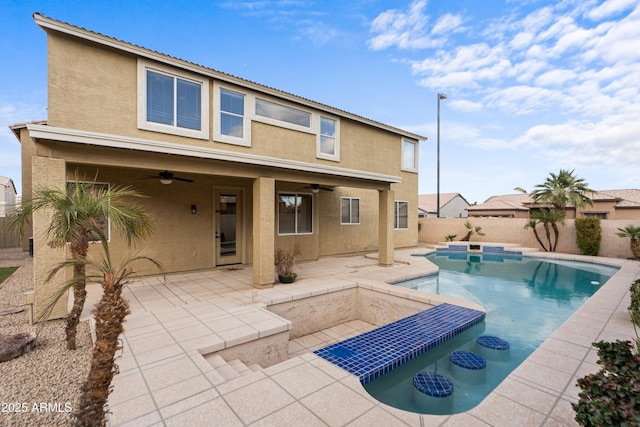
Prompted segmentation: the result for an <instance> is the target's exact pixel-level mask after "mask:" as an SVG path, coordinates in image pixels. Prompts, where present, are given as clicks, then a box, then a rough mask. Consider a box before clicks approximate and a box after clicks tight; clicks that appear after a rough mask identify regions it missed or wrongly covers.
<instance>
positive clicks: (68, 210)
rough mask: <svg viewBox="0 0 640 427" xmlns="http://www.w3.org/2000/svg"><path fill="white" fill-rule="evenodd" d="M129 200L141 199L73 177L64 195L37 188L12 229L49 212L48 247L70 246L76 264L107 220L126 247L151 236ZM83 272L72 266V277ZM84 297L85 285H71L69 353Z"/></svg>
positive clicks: (130, 190) (142, 213)
mask: <svg viewBox="0 0 640 427" xmlns="http://www.w3.org/2000/svg"><path fill="white" fill-rule="evenodd" d="M131 197H144V196H142V195H141V194H139V193H137V192H136V191H135V190H133V188H132V187H111V188H109V187H100V186H96V185H95V184H92V183H86V182H80V181H79V180H78V178H77V177H76V180H75V183H69V185H68V186H67V189H66V191H65V190H60V189H57V188H44V187H39V188H36V189H35V191H34V198H33V199H32V200H31V201H29V202H26V203H25V204H24V206H23V209H22V211H21V212H20V215H19V216H18V217H17V219H16V220H15V221H14V223H13V225H14V227H15V226H19V227H20V229H21V230H22V228H23V226H24V224H25V223H26V222H27V221H28V220H29V218H30V217H31V215H32V214H33V213H34V212H36V211H39V210H41V209H51V210H52V211H53V218H52V220H51V224H50V225H49V227H48V228H47V230H46V238H47V239H48V245H49V246H50V247H53V248H61V247H65V246H66V244H67V243H69V250H70V252H71V257H72V259H74V260H78V259H82V258H83V257H86V255H87V251H88V249H89V242H90V241H95V240H96V237H97V236H98V235H104V234H103V233H102V232H101V222H105V221H106V220H107V219H108V220H109V221H110V222H111V224H112V225H114V226H115V228H116V229H117V230H119V231H120V232H121V233H122V234H123V235H124V237H125V239H126V241H127V244H129V245H131V244H132V243H137V242H138V241H139V240H140V239H142V238H143V237H145V236H147V235H150V234H151V233H152V226H151V219H150V217H149V216H148V215H147V214H146V213H145V211H144V210H143V209H142V208H141V207H140V206H137V205H135V204H132V203H131V200H130V198H131ZM84 268H85V267H84V264H82V263H77V264H73V277H74V278H81V277H83V276H84V275H85V271H84ZM86 296H87V292H86V289H85V282H84V281H83V280H76V281H74V284H73V307H72V309H71V312H70V313H69V315H68V316H67V322H66V323H67V325H66V328H65V330H66V341H67V349H69V350H75V348H76V330H77V326H78V322H79V321H80V315H81V314H82V309H83V307H84V302H85V299H86ZM43 320H46V318H45V319H43Z"/></svg>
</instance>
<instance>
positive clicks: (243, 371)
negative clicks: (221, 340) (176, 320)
mask: <svg viewBox="0 0 640 427" xmlns="http://www.w3.org/2000/svg"><path fill="white" fill-rule="evenodd" d="M207 362H209V364H210V365H211V366H212V367H213V369H214V372H215V374H213V375H211V376H210V377H214V378H215V380H216V381H215V382H216V385H219V384H222V383H225V382H227V381H231V380H234V379H236V378H240V377H243V376H247V375H251V374H254V373H256V372H260V371H262V367H261V366H260V365H258V364H254V365H250V366H247V365H246V364H245V363H244V362H242V361H241V360H240V359H233V360H230V361H228V362H227V361H226V360H224V358H223V357H222V356H220V355H217V354H216V355H213V356H207ZM214 378H212V379H214Z"/></svg>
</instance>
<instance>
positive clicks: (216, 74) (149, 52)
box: [33, 12, 427, 140]
mask: <svg viewBox="0 0 640 427" xmlns="http://www.w3.org/2000/svg"><path fill="white" fill-rule="evenodd" d="M33 19H34V20H35V21H36V24H38V25H39V26H40V27H41V28H43V29H50V30H53V31H58V32H61V33H64V34H71V35H73V36H75V37H80V38H83V39H85V40H90V41H93V42H96V43H99V44H102V45H105V46H110V47H112V48H116V49H119V50H124V51H126V52H129V53H133V54H135V55H137V56H140V57H144V58H148V59H152V60H155V61H160V62H163V63H166V64H169V65H172V66H174V67H180V68H183V69H188V70H190V71H192V72H196V73H199V74H203V75H206V76H209V77H213V78H217V79H218V80H222V81H226V82H228V83H234V84H237V85H240V86H244V87H247V88H252V89H255V90H259V91H261V92H264V93H268V94H271V95H273V96H278V97H281V98H284V99H288V100H290V101H293V102H298V103H300V104H302V105H306V106H309V107H312V108H318V109H321V110H325V111H330V112H333V113H334V114H336V115H340V116H343V117H346V118H350V119H352V120H355V121H359V122H362V123H366V124H369V125H371V126H375V127H379V128H382V129H386V130H388V131H392V132H394V133H398V134H400V135H404V136H407V137H410V138H414V139H417V140H426V139H427V137H425V136H422V135H418V134H415V133H412V132H408V131H405V130H402V129H400V128H397V127H395V126H391V125H387V124H384V123H381V122H378V121H376V120H372V119H368V118H366V117H363V116H360V115H357V114H353V113H349V112H348V111H345V110H341V109H339V108H336V107H332V106H330V105H327V104H323V103H321V102H317V101H313V100H311V99H308V98H304V97H301V96H298V95H294V94H292V93H289V92H285V91H282V90H279V89H276V88H273V87H270V86H266V85H263V84H260V83H257V82H254V81H251V80H247V79H244V78H242V77H238V76H234V75H233V74H228V73H225V72H223V71H219V70H215V69H213V68H209V67H206V66H204V65H200V64H197V63H195V62H191V61H187V60H185V59H181V58H178V57H175V56H171V55H168V54H166V53H162V52H159V51H156V50H153V49H148V48H146V47H143V46H140V45H137V44H134V43H129V42H126V41H124V40H121V39H117V38H115V37H111V36H107V35H105V34H102V33H99V32H96V31H93V30H89V29H87V28H83V27H79V26H76V25H73V24H69V23H68V22H64V21H58V20H56V19H53V18H50V17H48V16H46V15H44V14H42V13H40V12H35V13H34V14H33Z"/></svg>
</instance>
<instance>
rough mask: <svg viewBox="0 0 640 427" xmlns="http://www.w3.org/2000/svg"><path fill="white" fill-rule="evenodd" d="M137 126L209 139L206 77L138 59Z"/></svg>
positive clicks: (207, 85)
mask: <svg viewBox="0 0 640 427" xmlns="http://www.w3.org/2000/svg"><path fill="white" fill-rule="evenodd" d="M138 127H139V128H140V129H146V130H151V131H156V132H164V133H172V134H177V135H182V136H188V137H192V138H202V139H209V81H208V80H207V79H204V78H200V77H198V76H195V75H190V74H187V73H182V72H180V71H178V70H174V69H172V68H170V67H165V66H160V65H156V64H152V63H150V62H146V61H143V60H140V61H138Z"/></svg>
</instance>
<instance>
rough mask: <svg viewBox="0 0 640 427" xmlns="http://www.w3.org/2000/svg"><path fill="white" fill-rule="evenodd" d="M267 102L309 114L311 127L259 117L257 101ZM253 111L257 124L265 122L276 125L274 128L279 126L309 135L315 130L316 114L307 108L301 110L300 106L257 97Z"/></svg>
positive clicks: (254, 98)
mask: <svg viewBox="0 0 640 427" xmlns="http://www.w3.org/2000/svg"><path fill="white" fill-rule="evenodd" d="M258 100H260V101H265V102H267V103H270V104H275V105H277V106H280V107H284V108H285V109H291V110H295V111H298V112H301V113H304V114H308V115H309V126H304V125H299V124H296V123H291V122H288V121H286V120H280V119H276V118H272V117H268V116H263V115H259V114H257V113H256V108H257V105H258V104H257V101H258ZM252 105H253V109H252V110H251V113H252V114H253V119H254V120H255V121H257V122H263V123H268V124H270V125H274V126H278V127H282V128H287V129H293V130H297V131H300V132H306V133H309V132H311V131H312V130H313V119H314V114H313V112H312V111H309V110H307V109H305V108H301V107H298V106H294V105H292V104H289V103H286V102H282V101H276V100H274V99H271V98H269V97H266V96H255V97H253V103H252Z"/></svg>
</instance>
